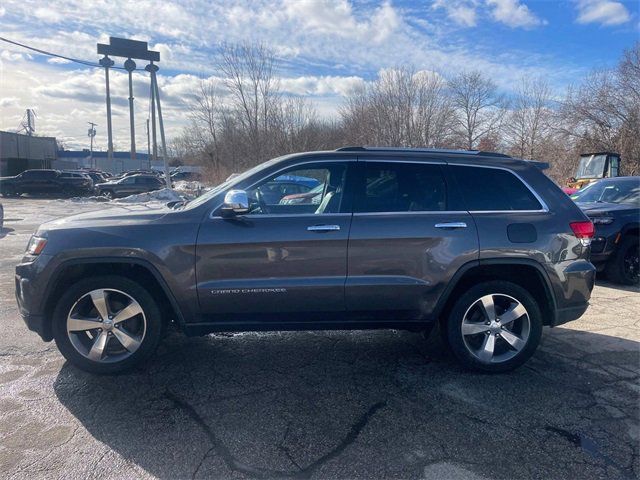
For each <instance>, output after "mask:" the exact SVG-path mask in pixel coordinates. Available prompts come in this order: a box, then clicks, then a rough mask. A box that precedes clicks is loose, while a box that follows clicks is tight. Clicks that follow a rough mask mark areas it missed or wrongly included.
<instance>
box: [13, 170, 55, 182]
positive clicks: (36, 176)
mask: <svg viewBox="0 0 640 480" xmlns="http://www.w3.org/2000/svg"><path fill="white" fill-rule="evenodd" d="M56 173H57V172H56V171H55V170H27V171H25V172H24V173H23V174H22V175H23V177H22V178H28V179H32V180H40V179H44V178H54V177H55V176H56Z"/></svg>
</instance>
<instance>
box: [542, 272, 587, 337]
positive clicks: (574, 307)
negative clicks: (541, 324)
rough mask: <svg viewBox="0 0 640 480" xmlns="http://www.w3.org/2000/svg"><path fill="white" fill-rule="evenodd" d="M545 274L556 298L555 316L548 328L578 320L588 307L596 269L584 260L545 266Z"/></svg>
mask: <svg viewBox="0 0 640 480" xmlns="http://www.w3.org/2000/svg"><path fill="white" fill-rule="evenodd" d="M547 272H548V273H549V277H550V280H551V283H552V285H553V290H554V293H555V297H556V314H555V318H554V319H552V321H551V322H550V326H552V327H555V326H557V325H562V324H563V323H567V322H570V321H572V320H577V319H578V318H580V317H581V316H582V315H583V314H584V312H585V311H586V310H587V308H588V306H589V299H590V298H591V292H592V290H593V286H594V284H595V279H596V268H595V267H594V266H593V264H592V263H591V262H588V261H586V260H572V261H568V262H560V263H556V264H550V265H547Z"/></svg>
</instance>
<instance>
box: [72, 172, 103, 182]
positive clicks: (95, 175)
mask: <svg viewBox="0 0 640 480" xmlns="http://www.w3.org/2000/svg"><path fill="white" fill-rule="evenodd" d="M66 171H68V172H72V173H81V174H84V175H87V176H88V177H89V178H91V180H93V184H94V185H97V184H98V183H103V182H106V181H107V177H106V176H104V175H103V174H102V173H101V172H96V171H93V170H66Z"/></svg>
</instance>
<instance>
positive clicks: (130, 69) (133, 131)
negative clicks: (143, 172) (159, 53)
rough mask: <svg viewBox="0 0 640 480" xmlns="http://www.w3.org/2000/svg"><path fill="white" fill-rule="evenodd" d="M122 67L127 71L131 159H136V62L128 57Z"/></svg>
mask: <svg viewBox="0 0 640 480" xmlns="http://www.w3.org/2000/svg"><path fill="white" fill-rule="evenodd" d="M124 69H125V70H126V71H127V72H129V123H130V124H131V160H135V159H136V127H135V124H134V120H133V71H134V70H135V69H136V62H134V61H133V60H131V58H128V59H127V60H126V61H125V62H124Z"/></svg>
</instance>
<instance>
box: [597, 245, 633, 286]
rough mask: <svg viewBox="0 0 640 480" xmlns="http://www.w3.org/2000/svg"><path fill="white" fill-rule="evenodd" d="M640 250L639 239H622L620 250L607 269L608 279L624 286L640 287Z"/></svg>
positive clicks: (617, 250)
mask: <svg viewBox="0 0 640 480" xmlns="http://www.w3.org/2000/svg"><path fill="white" fill-rule="evenodd" d="M639 249H640V242H639V240H638V237H635V236H632V235H626V236H624V237H622V240H621V241H620V244H619V245H618V248H617V249H616V251H615V253H614V254H613V257H612V258H611V259H610V260H609V262H608V263H607V266H606V268H605V273H606V275H607V279H609V280H611V281H612V282H616V283H621V284H623V285H638V283H639V277H638V250H639Z"/></svg>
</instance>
